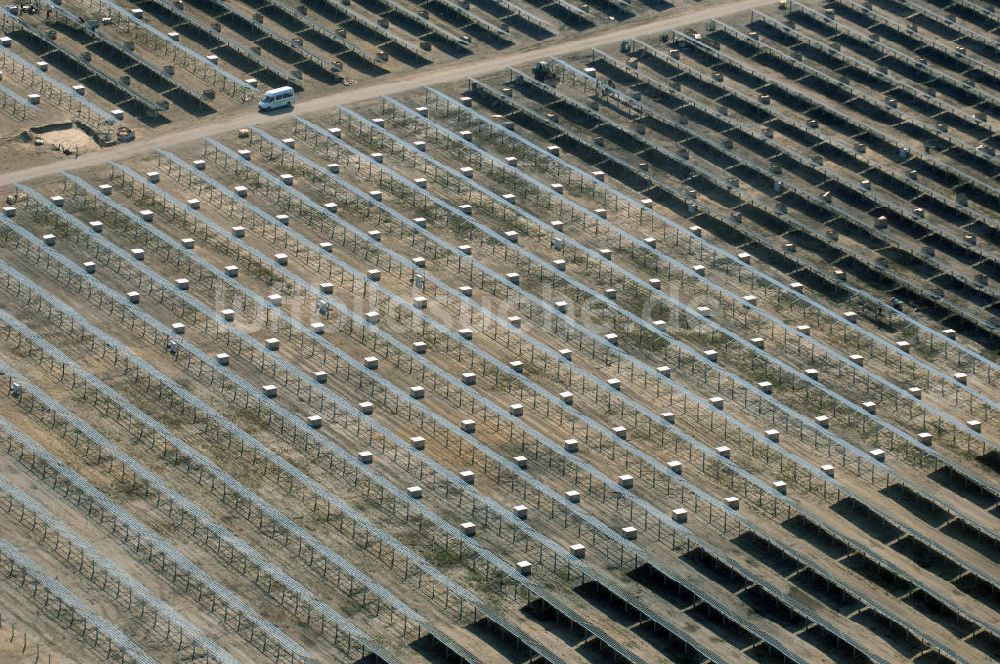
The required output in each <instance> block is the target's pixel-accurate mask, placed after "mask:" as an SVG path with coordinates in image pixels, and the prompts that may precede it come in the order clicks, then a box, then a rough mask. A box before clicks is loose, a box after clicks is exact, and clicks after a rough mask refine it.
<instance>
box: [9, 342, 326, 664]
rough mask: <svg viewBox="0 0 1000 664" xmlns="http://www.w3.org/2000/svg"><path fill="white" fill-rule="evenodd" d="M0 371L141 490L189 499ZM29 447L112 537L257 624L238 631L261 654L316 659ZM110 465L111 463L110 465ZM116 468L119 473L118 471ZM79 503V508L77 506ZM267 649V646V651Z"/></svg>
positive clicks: (310, 662)
mask: <svg viewBox="0 0 1000 664" xmlns="http://www.w3.org/2000/svg"><path fill="white" fill-rule="evenodd" d="M0 373H2V374H3V375H5V376H7V378H8V381H16V382H18V383H20V384H21V387H22V390H23V394H27V395H30V396H31V398H32V399H33V400H34V401H36V402H37V403H38V404H40V405H41V406H42V407H44V408H45V409H47V410H48V411H49V412H50V413H52V414H53V415H54V416H58V417H59V418H60V419H62V420H63V421H64V422H65V423H66V425H67V426H69V427H73V428H74V429H76V430H77V431H78V432H79V433H80V434H81V435H82V436H84V437H85V438H87V439H88V440H90V441H92V442H93V443H94V444H96V445H97V446H98V447H99V448H100V455H99V457H98V458H99V461H100V462H104V461H107V462H108V463H109V464H113V463H114V462H117V463H118V464H119V466H120V467H121V468H123V469H127V470H128V471H129V472H131V473H132V474H133V476H134V477H135V478H141V482H142V483H143V485H144V488H145V490H146V491H154V492H156V493H159V494H160V495H162V496H164V497H166V498H167V500H168V501H169V503H170V505H171V506H173V505H175V504H176V505H177V506H179V507H182V506H184V505H186V504H188V503H187V502H186V499H185V498H183V497H181V496H179V495H178V494H173V493H172V492H171V490H170V489H169V487H167V486H166V485H165V484H164V483H163V481H162V480H161V479H159V476H158V475H156V474H155V473H151V472H149V471H148V470H147V469H145V467H144V466H143V465H142V464H140V463H138V462H137V461H135V459H133V458H132V457H129V456H128V455H125V454H124V453H122V452H121V451H120V450H119V449H118V448H117V447H115V446H114V444H113V443H111V442H110V441H109V440H107V439H106V438H104V437H103V436H102V435H101V434H100V433H98V432H97V431H96V430H95V429H93V427H91V426H90V425H88V424H87V423H86V422H84V421H83V420H81V419H79V418H78V417H76V416H75V415H73V414H72V413H70V412H69V411H68V410H66V408H65V407H63V406H62V404H60V403H59V402H58V401H56V400H54V399H53V398H52V397H50V396H49V395H48V394H46V393H45V392H44V391H43V390H42V389H41V388H39V387H37V386H35V385H32V384H31V383H30V382H29V381H28V380H27V378H25V377H24V376H23V375H22V374H21V373H20V372H18V371H17V370H15V369H14V368H13V367H12V366H10V365H8V364H7V363H6V362H3V361H2V360H0ZM8 388H9V384H8ZM22 399H23V397H22ZM67 433H68V431H67ZM9 440H10V439H9ZM9 440H8V442H9ZM28 448H30V449H31V452H32V457H33V459H41V460H42V461H44V462H45V463H46V465H48V466H49V467H50V468H52V469H53V470H54V471H56V472H57V473H58V474H59V476H60V477H63V478H65V479H66V480H67V481H68V482H69V483H71V484H72V485H73V486H74V488H75V489H76V490H77V491H78V493H80V494H81V495H85V496H86V497H87V499H88V501H89V503H90V507H89V508H87V509H92V508H93V506H94V505H96V506H97V507H98V508H99V509H100V510H101V512H102V515H110V516H111V517H112V520H113V521H112V523H111V524H109V525H107V526H105V528H106V529H109V530H110V531H111V533H112V534H113V535H114V536H115V537H121V538H123V539H122V542H123V543H124V544H129V541H130V540H134V543H133V544H131V546H135V547H136V549H137V550H139V549H140V548H142V546H143V544H145V548H146V549H148V550H149V552H150V556H151V557H152V556H157V555H158V556H161V557H162V560H163V562H164V563H166V562H167V561H168V560H169V566H170V570H169V571H168V570H167V569H166V567H164V568H163V570H162V571H161V572H160V573H161V574H164V575H167V576H169V577H170V578H171V583H172V584H173V583H180V581H179V580H178V579H177V575H178V573H179V574H180V575H182V576H185V579H186V581H185V588H186V587H187V586H188V585H189V584H191V583H194V584H196V585H197V586H198V587H199V588H200V589H201V590H202V591H207V592H210V593H212V595H213V596H214V597H216V598H218V601H219V602H220V603H221V604H223V609H224V611H225V613H224V616H223V618H222V620H223V623H228V622H229V619H230V610H232V611H233V612H234V614H235V616H236V618H237V620H238V622H237V626H236V627H235V629H236V632H237V633H238V634H239V633H240V629H241V626H242V625H243V622H244V620H245V621H246V622H247V623H252V624H253V625H255V626H256V629H255V630H253V631H252V632H251V633H250V634H248V635H246V636H244V635H243V634H240V636H241V637H243V638H245V639H246V640H247V641H249V642H250V643H251V645H252V646H253V647H255V648H257V649H258V650H260V652H261V653H262V654H266V655H267V654H269V655H271V656H272V657H275V660H276V661H279V662H280V661H289V662H293V663H295V662H301V663H304V664H314V663H315V660H314V659H313V658H312V657H311V656H310V655H309V654H308V653H307V652H306V651H305V649H304V648H302V646H300V645H298V644H297V643H296V642H295V641H292V640H291V639H290V638H289V637H287V636H286V635H284V634H283V633H282V632H281V631H280V630H278V628H277V627H275V626H274V625H273V624H272V623H270V622H269V621H267V620H265V619H264V618H263V617H262V616H260V615H259V614H258V613H257V612H256V610H254V609H253V608H252V607H250V606H249V605H248V604H246V603H245V602H244V601H243V600H242V599H240V598H239V597H238V596H237V595H235V594H234V593H232V592H231V591H230V590H229V589H227V588H225V587H224V586H222V585H221V584H219V583H217V582H216V581H215V580H214V579H213V578H212V577H210V576H209V575H208V574H206V573H205V572H204V571H202V569H201V568H200V567H198V566H197V565H196V564H194V563H193V562H191V561H190V560H188V559H187V558H186V557H185V556H184V555H183V554H181V553H180V552H179V551H178V550H177V549H175V548H174V547H173V546H172V545H171V544H170V543H169V542H167V541H166V540H165V539H163V538H161V537H160V536H159V535H158V534H156V533H155V532H154V531H153V530H152V529H150V528H149V527H147V526H146V525H145V524H144V523H142V522H141V521H139V520H138V519H136V518H135V517H133V516H132V515H131V514H130V513H129V512H128V511H126V510H125V509H123V508H122V507H121V506H120V505H118V503H116V502H114V501H113V500H111V499H110V498H108V497H107V496H106V495H104V494H103V493H102V492H101V491H100V490H99V489H97V488H96V487H94V486H93V485H92V484H90V482H88V481H87V480H86V479H85V478H84V477H83V476H81V475H80V474H79V473H77V472H76V471H75V470H73V469H72V468H69V467H68V466H66V465H65V464H64V463H62V461H60V460H59V459H57V458H56V457H54V456H52V455H51V454H50V453H49V452H48V451H47V450H45V449H44V448H42V447H40V446H37V445H36V446H31V445H29V446H28ZM22 449H24V448H22ZM89 449H90V448H89V445H88V448H87V452H86V453H87V454H89ZM110 470H113V465H112V466H110ZM117 472H119V473H120V472H121V471H117ZM161 489H163V491H161ZM164 491H165V492H166V493H165V492H164ZM175 501H176V502H175ZM81 509H84V508H83V507H82V506H81ZM118 524H122V525H123V526H124V527H123V528H120V529H119V528H117V526H118ZM214 611H215V609H214V605H213V609H212V612H214ZM254 637H258V639H259V638H261V637H262V638H263V641H264V642H263V644H262V645H258V644H257V643H254ZM269 650H270V651H272V652H269ZM273 651H276V652H273ZM282 653H285V655H287V658H286V657H285V656H283V655H282ZM275 655H276V656H275Z"/></svg>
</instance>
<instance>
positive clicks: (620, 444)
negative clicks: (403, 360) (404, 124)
mask: <svg viewBox="0 0 1000 664" xmlns="http://www.w3.org/2000/svg"><path fill="white" fill-rule="evenodd" d="M355 118H356V120H357V121H358V122H362V121H361V120H360V117H358V116H355ZM297 122H298V123H300V124H302V125H303V126H307V127H308V128H309V129H310V130H311V131H312V132H314V133H315V134H316V136H317V138H319V137H320V136H322V137H323V138H324V139H325V140H329V138H328V137H329V133H328V132H324V131H323V130H322V129H320V128H319V127H317V126H316V125H313V124H312V123H309V122H308V121H306V120H301V119H297ZM371 127H375V130H379V131H381V130H380V129H379V128H378V127H377V125H371ZM373 131H374V130H373ZM296 133H298V132H296ZM275 145H277V142H275ZM394 145H397V146H400V147H401V148H402V149H404V150H408V151H409V150H413V151H414V152H420V151H419V150H417V149H416V148H412V147H410V146H409V145H408V144H407V143H406V142H405V141H400V142H394ZM424 154H425V153H420V155H421V156H423V155H424ZM233 156H234V157H235V155H233ZM438 167H439V168H442V169H445V168H447V167H446V166H444V165H443V164H439V163H438ZM198 173H199V174H201V173H203V172H201V171H199V172H198ZM456 178H457V176H456ZM521 214H522V215H525V216H530V215H528V213H527V212H525V211H523V210H522V211H521ZM357 276H358V278H360V279H363V277H362V276H361V275H360V274H358V275H357ZM451 334H454V333H451ZM456 336H457V335H456ZM469 346H471V344H470V345H469ZM411 352H412V351H411ZM542 352H544V349H542ZM419 357H420V356H418V358H419ZM485 361H487V362H488V363H490V366H491V368H492V369H493V370H494V371H495V373H497V374H498V375H499V374H500V372H504V374H505V375H509V376H510V377H512V378H514V379H515V380H517V379H521V380H523V381H524V382H525V383H530V381H528V379H526V378H525V377H524V375H523V374H517V373H516V372H514V371H513V370H512V369H510V368H509V367H506V366H504V365H502V364H501V363H498V362H495V361H493V360H492V358H486V360H485ZM501 367H502V368H501ZM579 371H580V373H585V372H584V371H583V370H582V369H581V370H579ZM590 378H591V379H592V380H593V381H594V382H595V384H596V385H601V384H602V383H603V381H600V380H598V379H596V377H593V376H592V375H591V376H590ZM451 380H452V381H453V382H454V384H455V385H457V386H458V388H459V389H461V388H462V385H461V384H460V383H459V382H458V381H457V380H455V379H451ZM529 387H531V388H532V389H536V394H539V393H541V394H542V395H543V396H545V398H547V399H550V400H551V401H552V402H553V405H556V406H557V407H561V408H562V409H564V410H566V411H567V412H572V411H571V410H570V409H569V408H568V407H567V406H566V405H565V404H564V403H562V402H561V401H560V400H558V399H556V398H554V397H552V396H551V395H549V394H547V393H544V392H543V391H542V390H541V389H540V388H536V387H535V385H534V384H529ZM603 389H606V390H607V391H608V392H611V391H612V390H611V388H610V387H607V385H606V384H604V385H603ZM494 410H495V409H494ZM645 414H646V415H647V417H649V419H650V420H651V421H655V419H654V418H655V416H653V414H652V413H649V412H648V411H647V412H646V413H645ZM574 415H575V416H577V417H579V418H581V419H584V420H585V421H586V422H587V423H588V426H591V427H593V429H595V430H597V431H598V432H600V433H602V435H603V437H605V438H607V439H608V441H609V442H610V443H611V445H612V446H618V447H620V448H622V449H623V450H625V451H626V453H628V454H632V455H633V456H635V457H636V458H639V459H641V460H642V461H644V462H646V463H647V464H648V465H650V466H651V467H653V468H655V469H656V470H657V471H659V472H660V474H661V475H663V476H664V477H666V478H667V479H668V485H669V481H670V479H671V475H672V474H673V473H672V472H671V471H669V470H668V469H667V468H666V467H665V466H663V465H662V464H660V463H659V462H658V461H656V460H655V459H652V458H651V457H649V456H648V455H646V454H645V453H643V452H641V451H639V450H637V449H636V448H635V447H634V446H631V445H628V444H627V443H625V442H624V441H621V440H620V439H617V438H616V437H615V436H614V435H613V434H611V433H610V431H608V430H607V429H606V428H605V427H603V426H601V425H599V424H597V423H596V422H595V421H594V420H592V419H591V418H589V417H588V416H586V415H585V414H582V413H579V414H577V413H574ZM508 417H509V416H508ZM520 427H521V429H522V430H524V431H526V432H528V433H531V434H532V435H537V433H536V432H533V430H531V429H530V428H528V427H525V426H524V425H523V424H522V425H520ZM574 430H575V429H574ZM671 432H672V433H673V430H672V429H671ZM583 442H584V443H585V444H586V443H588V442H590V441H589V440H588V439H585V440H584V441H583ZM699 445H700V444H699ZM701 448H702V451H703V453H704V452H706V451H707V448H705V447H704V446H703V445H701ZM713 456H716V457H717V456H718V455H717V454H715V455H713ZM612 458H613V455H612ZM724 461H726V462H728V463H729V464H731V463H732V462H729V461H728V460H724ZM627 465H628V464H626V466H627ZM740 470H742V469H740ZM673 479H675V480H679V481H680V483H681V484H683V485H684V486H685V487H686V488H687V489H688V490H689V491H691V492H692V493H693V494H694V495H697V496H699V497H700V498H701V499H702V500H704V501H705V502H707V503H708V504H709V505H715V506H716V507H717V508H718V509H719V511H720V512H723V513H725V510H726V508H725V507H724V506H722V504H721V502H720V501H719V500H718V499H715V498H713V497H711V496H709V495H708V494H706V493H704V492H703V491H701V490H700V489H698V488H697V487H696V486H695V485H693V484H692V483H690V482H688V481H687V480H686V479H684V478H683V477H680V478H678V477H676V476H675V477H674V478H673ZM654 486H655V480H654ZM761 486H762V487H763V484H761ZM682 493H683V492H682ZM769 493H776V492H773V489H770V490H769ZM777 495H778V497H779V498H780V499H782V500H783V501H784V502H788V498H787V497H785V496H781V495H780V494H777ZM696 502H697V501H696ZM730 518H732V520H734V521H737V522H739V523H741V524H742V525H743V527H744V528H745V529H747V530H752V526H751V524H750V523H749V522H748V521H746V520H745V519H744V518H743V517H742V515H739V514H738V513H730ZM709 521H710V522H711V516H710V517H709ZM838 538H839V539H841V540H844V537H843V536H839V537H838ZM771 544H772V545H773V546H775V547H776V548H778V549H779V550H781V551H782V552H783V553H784V554H785V555H787V556H788V557H790V558H792V559H795V560H796V561H797V562H798V563H799V564H800V565H802V566H803V567H805V568H808V569H810V570H812V571H813V572H815V573H816V574H817V575H818V576H820V577H822V578H827V579H829V578H831V577H830V574H829V573H828V572H826V571H825V570H823V569H822V568H820V567H818V566H817V565H816V564H815V563H814V562H812V561H810V560H809V559H808V558H804V557H803V556H802V554H799V553H797V552H795V551H794V550H793V549H790V548H788V547H786V546H785V545H784V544H782V543H780V542H773V543H771ZM859 546H860V545H859ZM859 551H861V552H864V553H865V554H871V555H870V556H869V559H870V560H873V562H876V564H879V563H881V565H880V566H881V567H883V568H884V569H887V570H890V571H893V572H897V571H898V575H899V576H900V578H904V579H907V580H910V579H912V577H910V576H909V575H908V574H907V573H906V572H903V571H902V570H898V568H895V566H893V565H891V563H888V562H887V561H884V560H883V559H882V558H881V556H878V555H877V554H875V553H874V552H871V551H870V550H866V549H864V548H863V547H862V548H860V549H859ZM912 580H913V581H914V585H918V584H917V583H916V580H915V579H912ZM920 587H922V588H923V586H922V585H921V586H920ZM846 592H849V591H846ZM927 592H928V593H929V594H931V593H930V591H927ZM935 597H936V596H935ZM857 599H858V601H860V602H862V603H867V604H868V605H869V606H870V608H871V609H872V610H873V611H876V612H878V613H880V614H881V615H882V616H884V617H885V618H887V619H889V620H891V621H896V622H897V623H899V624H901V626H903V627H904V628H905V629H909V630H910V631H911V633H913V634H914V635H915V636H916V637H917V638H919V639H921V640H922V641H924V642H927V643H931V644H932V646H931V647H934V648H936V649H938V650H939V652H950V651H949V649H948V648H947V647H946V646H944V645H943V644H940V643H938V642H936V641H935V640H934V639H932V638H929V637H927V636H925V635H923V634H922V633H921V632H920V630H919V629H917V628H915V627H914V626H912V625H908V624H906V623H905V621H901V620H899V619H898V618H895V617H893V616H892V615H891V613H890V612H889V611H888V610H886V609H884V608H880V607H879V606H878V605H877V604H875V603H873V602H872V601H871V600H864V599H861V598H860V597H858V598H857ZM943 602H944V603H946V604H948V605H949V606H951V604H950V602H948V600H943ZM959 613H961V612H960V611H959ZM952 656H953V657H954V655H953V653H952Z"/></svg>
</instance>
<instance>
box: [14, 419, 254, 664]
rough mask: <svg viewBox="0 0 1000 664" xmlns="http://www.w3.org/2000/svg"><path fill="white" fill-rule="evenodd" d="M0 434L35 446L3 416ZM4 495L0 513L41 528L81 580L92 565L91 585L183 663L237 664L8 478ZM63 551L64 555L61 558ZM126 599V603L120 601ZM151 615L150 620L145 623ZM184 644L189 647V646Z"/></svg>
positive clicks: (46, 537) (49, 541)
mask: <svg viewBox="0 0 1000 664" xmlns="http://www.w3.org/2000/svg"><path fill="white" fill-rule="evenodd" d="M0 430H3V431H5V432H6V434H7V438H8V440H7V445H6V447H7V450H12V449H13V447H14V444H15V441H16V444H17V445H18V446H20V447H21V448H27V447H29V446H31V445H32V444H34V445H35V446H37V443H34V441H31V442H30V443H29V441H28V438H27V436H26V435H25V434H24V433H23V432H22V431H20V430H18V428H17V427H16V426H15V425H14V424H13V423H12V422H11V421H10V420H8V419H6V418H4V417H3V416H2V415H0ZM0 494H2V495H4V496H6V498H7V500H6V505H2V504H0V507H2V508H3V509H5V510H6V512H7V513H8V514H9V515H10V516H11V518H12V519H13V518H15V517H16V518H17V520H18V522H19V523H21V524H23V525H24V526H25V527H26V528H28V529H29V530H30V531H32V532H35V531H36V530H38V529H39V527H41V529H42V531H43V532H42V534H41V536H40V537H41V539H42V541H43V543H48V546H49V547H50V549H51V551H52V552H53V553H55V554H57V555H59V556H60V557H63V558H65V560H66V562H67V563H70V564H73V565H79V567H78V572H79V573H80V574H84V575H87V572H84V571H83V569H84V567H86V566H87V564H88V561H89V563H90V565H89V566H90V572H89V579H88V580H89V581H91V582H92V583H94V584H95V585H99V586H100V590H101V591H102V592H104V593H106V594H107V595H108V596H113V597H112V598H113V599H114V600H115V601H117V602H119V603H124V604H125V605H126V606H127V608H128V611H129V613H130V614H131V615H134V613H133V606H134V605H135V606H137V607H138V608H139V615H140V618H139V620H140V621H143V625H144V627H145V628H146V629H148V630H150V631H152V632H154V633H155V632H157V630H159V632H160V633H159V634H158V636H159V637H160V638H165V639H167V640H176V641H177V650H176V653H177V654H181V653H182V652H183V653H184V657H187V658H190V659H192V660H195V659H197V660H205V659H208V660H211V661H213V662H217V663H218V664H237V661H236V659H235V658H234V657H233V656H232V655H230V654H229V653H228V652H226V651H225V650H223V649H222V648H220V647H219V645H218V644H216V643H215V642H214V641H212V640H211V639H210V638H208V637H207V636H205V634H204V632H202V630H201V629H199V628H198V627H197V626H195V625H193V624H192V623H191V622H190V621H188V620H187V618H185V617H184V616H182V615H181V614H180V613H178V612H177V611H176V610H175V609H174V608H173V607H172V606H170V605H169V604H167V603H166V602H164V601H163V600H161V599H160V598H159V597H157V596H156V595H154V594H153V593H151V592H150V591H149V589H148V588H146V587H145V586H144V585H142V584H141V583H139V582H138V581H136V580H135V579H134V578H133V577H131V576H130V575H129V574H128V573H126V572H124V571H123V570H122V569H121V568H120V567H118V566H117V565H116V564H115V563H114V562H113V561H112V560H111V559H109V558H107V557H105V556H104V555H103V554H101V553H99V552H98V551H97V549H95V548H94V547H93V546H92V545H91V544H90V542H88V541H87V540H85V539H84V538H83V537H81V536H80V535H78V534H77V533H76V532H75V531H74V530H73V529H72V528H70V527H69V526H67V525H66V524H65V523H63V522H62V521H60V520H59V519H57V518H56V517H55V516H54V515H53V514H52V513H51V512H50V511H48V510H47V509H46V508H45V507H44V506H43V505H42V504H41V503H39V502H38V501H37V500H35V499H34V498H32V497H31V496H29V495H28V494H26V493H25V492H24V491H22V490H21V489H19V488H18V487H17V486H15V485H14V484H13V483H11V482H10V480H8V479H7V478H6V477H0ZM29 517H30V518H29ZM26 519H27V521H26ZM39 524H41V525H39ZM53 540H54V541H53ZM62 549H65V551H64V552H63V551H62ZM74 558H79V559H80V561H79V563H77V562H75V561H74V560H73V559H74ZM98 570H100V571H98ZM123 593H124V595H125V596H124V597H122V594H123ZM147 613H148V615H149V618H147V617H146V616H147ZM161 624H162V625H163V626H162V627H161ZM185 638H187V639H188V640H189V641H190V643H188V644H185V642H184V641H185ZM185 646H187V647H185Z"/></svg>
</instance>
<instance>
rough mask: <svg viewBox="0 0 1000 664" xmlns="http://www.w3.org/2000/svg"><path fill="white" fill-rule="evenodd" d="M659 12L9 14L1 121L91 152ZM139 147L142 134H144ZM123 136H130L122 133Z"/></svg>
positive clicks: (40, 8)
mask: <svg viewBox="0 0 1000 664" xmlns="http://www.w3.org/2000/svg"><path fill="white" fill-rule="evenodd" d="M669 6H671V5H670V4H668V3H665V2H661V1H660V0H648V1H646V2H644V3H641V4H640V3H636V4H633V3H632V2H631V0H597V1H596V2H593V3H590V4H579V3H569V2H565V1H564V0H530V1H525V0H478V1H476V2H471V1H470V0H459V1H457V2H456V1H453V0H418V1H414V2H411V1H410V0H402V1H400V2H391V3H389V2H384V1H383V0H363V1H361V2H355V3H351V2H349V1H345V2H334V1H333V0H308V1H307V2H304V3H301V4H293V3H288V2H275V1H264V2H260V1H256V0H250V1H245V2H244V1H242V0H240V1H237V2H224V1H223V0H194V1H191V0H188V2H180V1H178V2H174V1H173V0H141V1H139V2H135V3H129V2H121V1H120V0H64V1H63V0H60V1H58V2H57V1H56V0H43V1H42V2H37V1H35V0H32V1H31V2H21V3H18V4H11V5H6V6H5V7H4V9H3V11H2V12H0V27H2V32H3V36H4V37H3V39H4V41H3V44H2V45H0V67H2V68H3V71H4V72H5V74H6V77H5V80H4V82H3V83H2V84H0V111H3V112H4V114H5V115H8V116H11V117H12V118H13V119H14V120H16V121H18V122H19V123H20V124H22V125H23V123H24V122H26V121H30V122H31V124H32V125H34V126H44V125H45V124H54V123H57V122H64V121H72V122H76V123H78V124H79V126H81V127H84V128H85V129H86V131H87V132H88V133H90V134H91V135H93V136H94V137H95V138H97V139H98V142H99V143H101V144H113V143H114V142H116V141H119V140H127V138H119V135H118V130H119V129H122V128H127V129H129V130H131V131H132V132H134V131H135V130H136V129H137V128H141V129H142V131H146V130H148V129H150V128H155V127H159V126H162V125H165V124H171V123H177V122H189V121H191V120H192V119H197V118H204V117H209V116H212V115H213V114H216V113H232V112H234V111H237V110H238V109H241V108H246V107H248V106H251V105H255V104H256V103H257V100H258V98H259V96H260V94H261V92H262V91H263V90H266V89H267V88H274V87H279V86H284V85H292V86H293V87H294V88H296V90H298V91H299V92H301V91H303V90H307V89H308V90H309V91H314V90H322V89H325V88H327V87H328V86H331V85H336V86H341V85H351V84H354V83H358V82H364V81H368V80H371V79H373V78H378V77H388V76H391V75H393V74H398V73H403V72H407V71H411V70H413V69H417V68H421V67H427V66H429V65H442V64H447V63H450V62H455V63H457V62H460V61H462V60H465V59H475V58H476V57H478V56H482V55H485V54H489V53H496V52H503V51H504V50H507V49H512V48H516V47H521V46H524V45H527V44H531V43H535V42H537V41H541V40H552V39H564V38H572V37H574V36H576V35H581V34H586V33H588V32H591V31H593V30H595V29H604V28H608V27H609V26H612V25H614V24H615V23H616V22H618V21H627V20H629V19H631V18H635V17H637V16H644V15H647V14H648V15H655V13H656V12H658V11H659V10H662V9H664V8H667V7H669ZM140 133H142V132H140ZM123 135H124V136H127V137H131V136H133V135H134V133H133V134H129V133H126V132H123Z"/></svg>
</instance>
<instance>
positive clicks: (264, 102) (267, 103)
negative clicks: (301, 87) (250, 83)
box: [257, 85, 295, 113]
mask: <svg viewBox="0 0 1000 664" xmlns="http://www.w3.org/2000/svg"><path fill="white" fill-rule="evenodd" d="M285 106H288V107H291V108H295V90H293V89H292V88H291V87H290V86H287V85H286V86H285V87H283V88H275V89H274V90H268V91H267V92H265V93H264V96H263V97H261V98H260V103H259V104H257V108H258V109H259V110H260V112H261V113H266V112H268V111H273V110H275V109H279V108H284V107H285Z"/></svg>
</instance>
